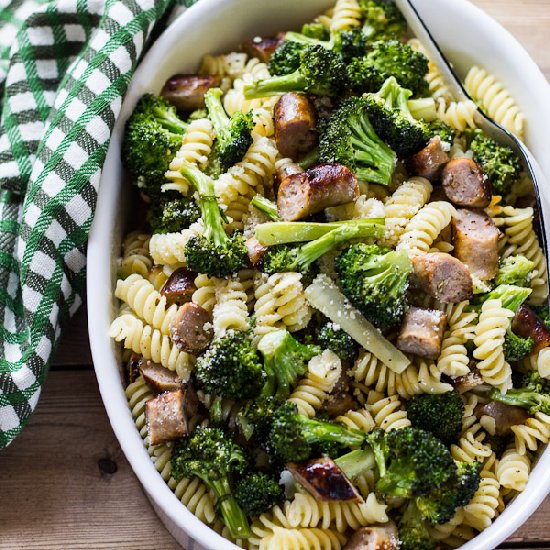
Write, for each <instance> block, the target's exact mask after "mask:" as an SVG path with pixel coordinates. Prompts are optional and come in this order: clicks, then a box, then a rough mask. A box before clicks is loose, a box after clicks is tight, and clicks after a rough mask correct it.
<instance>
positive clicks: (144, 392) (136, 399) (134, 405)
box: [124, 375, 154, 447]
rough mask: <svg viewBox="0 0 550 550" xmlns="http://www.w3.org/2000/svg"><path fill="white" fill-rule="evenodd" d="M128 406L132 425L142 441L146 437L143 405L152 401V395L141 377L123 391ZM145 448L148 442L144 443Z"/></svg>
mask: <svg viewBox="0 0 550 550" xmlns="http://www.w3.org/2000/svg"><path fill="white" fill-rule="evenodd" d="M124 393H125V394H126V399H127V400H128V406H129V407H130V412H131V413H132V418H133V419H134V423H135V425H136V427H137V429H138V430H139V433H140V435H141V437H142V439H144V440H145V438H146V437H147V426H146V425H145V404H146V403H147V401H149V400H150V399H153V397H154V394H153V392H152V390H151V388H150V387H149V386H148V385H147V384H146V383H145V380H144V379H143V376H141V375H139V376H138V377H137V378H136V380H135V381H134V382H131V383H130V384H128V386H127V387H126V390H125V391H124ZM144 444H145V446H146V447H148V446H149V440H148V439H147V440H146V441H144Z"/></svg>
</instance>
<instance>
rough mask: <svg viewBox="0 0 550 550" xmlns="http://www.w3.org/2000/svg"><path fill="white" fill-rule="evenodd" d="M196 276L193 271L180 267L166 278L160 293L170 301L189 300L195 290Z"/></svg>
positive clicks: (180, 301) (180, 302)
mask: <svg viewBox="0 0 550 550" xmlns="http://www.w3.org/2000/svg"><path fill="white" fill-rule="evenodd" d="M196 277H197V274H196V273H195V272H194V271H189V270H188V269H186V268H185V267H180V268H178V269H176V270H175V271H174V272H173V273H172V275H170V277H168V279H166V282H165V283H164V286H163V287H162V289H161V291H160V293H161V294H162V295H163V296H166V299H167V300H168V302H170V303H177V304H184V303H185V302H189V301H190V300H191V297H192V296H193V293H194V292H195V290H197V286H196V285H195V279H196Z"/></svg>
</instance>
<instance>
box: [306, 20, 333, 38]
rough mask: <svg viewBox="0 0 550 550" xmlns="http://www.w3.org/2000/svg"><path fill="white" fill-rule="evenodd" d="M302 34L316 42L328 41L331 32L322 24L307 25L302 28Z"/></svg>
mask: <svg viewBox="0 0 550 550" xmlns="http://www.w3.org/2000/svg"><path fill="white" fill-rule="evenodd" d="M301 32H302V34H303V35H304V36H307V37H308V38H314V39H315V40H321V41H324V40H328V39H329V38H330V32H329V30H328V29H327V28H326V27H325V26H324V25H322V24H321V23H306V24H305V25H303V26H302V31H301Z"/></svg>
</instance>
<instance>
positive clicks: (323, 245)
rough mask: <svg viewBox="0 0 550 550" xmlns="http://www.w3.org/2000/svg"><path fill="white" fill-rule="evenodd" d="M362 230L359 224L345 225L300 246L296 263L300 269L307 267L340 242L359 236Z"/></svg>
mask: <svg viewBox="0 0 550 550" xmlns="http://www.w3.org/2000/svg"><path fill="white" fill-rule="evenodd" d="M360 232H361V229H360V227H359V226H358V225H343V226H342V227H338V228H337V229H333V230H332V231H329V232H328V233H326V234H325V235H323V236H322V237H319V238H318V239H316V240H314V241H311V242H309V243H307V244H305V245H304V246H302V247H300V249H299V251H298V253H297V255H296V264H297V266H298V267H299V271H300V272H301V271H302V270H305V269H307V267H308V266H309V265H310V264H311V263H313V262H314V261H315V260H317V259H319V258H320V257H321V256H323V255H324V254H326V253H327V252H329V251H330V250H332V249H333V248H335V247H336V246H338V245H339V244H340V243H343V242H346V241H349V240H351V239H354V238H357V236H358V235H359V233H360Z"/></svg>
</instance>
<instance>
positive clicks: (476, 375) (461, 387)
mask: <svg viewBox="0 0 550 550" xmlns="http://www.w3.org/2000/svg"><path fill="white" fill-rule="evenodd" d="M475 365H476V363H475V362H473V361H471V362H470V365H469V368H470V372H469V373H468V374H465V375H463V376H457V377H456V378H453V379H452V383H453V386H454V389H455V390H456V391H457V392H458V393H465V392H467V391H470V390H473V389H474V388H477V387H478V386H482V385H483V384H485V381H484V380H483V377H482V376H481V373H480V372H479V369H478V368H477V367H476V366H475Z"/></svg>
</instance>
